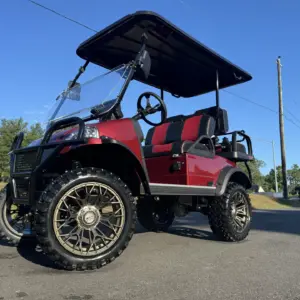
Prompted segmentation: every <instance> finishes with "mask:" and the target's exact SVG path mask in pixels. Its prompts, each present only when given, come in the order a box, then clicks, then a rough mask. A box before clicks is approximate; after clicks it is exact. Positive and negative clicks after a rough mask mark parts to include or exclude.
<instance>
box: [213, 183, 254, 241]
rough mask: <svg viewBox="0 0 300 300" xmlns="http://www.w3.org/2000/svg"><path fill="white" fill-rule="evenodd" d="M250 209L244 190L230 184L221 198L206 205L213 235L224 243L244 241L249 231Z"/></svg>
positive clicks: (214, 199) (241, 187) (235, 184)
mask: <svg viewBox="0 0 300 300" xmlns="http://www.w3.org/2000/svg"><path fill="white" fill-rule="evenodd" d="M251 219H252V207H251V202H250V197H249V195H248V194H247V192H246V190H245V188H244V187H243V186H241V185H239V184H237V183H234V182H230V183H229V184H228V186H227V189H226V191H225V193H224V195H223V196H222V197H215V198H213V199H211V200H210V202H209V205H208V220H209V224H210V227H211V229H212V231H213V233H214V234H215V235H216V236H217V237H219V238H220V239H221V240H224V241H232V242H238V241H242V240H244V239H245V238H246V237H247V236H248V234H249V231H250V226H251Z"/></svg>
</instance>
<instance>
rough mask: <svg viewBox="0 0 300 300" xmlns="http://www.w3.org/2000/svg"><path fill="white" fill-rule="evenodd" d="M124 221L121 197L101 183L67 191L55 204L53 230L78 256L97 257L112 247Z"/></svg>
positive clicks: (82, 185)
mask: <svg viewBox="0 0 300 300" xmlns="http://www.w3.org/2000/svg"><path fill="white" fill-rule="evenodd" d="M124 223H125V209H124V205H123V202H122V200H121V199H120V196H118V194H116V192H115V191H114V190H113V189H112V188H110V187H109V186H107V185H105V184H102V183H99V182H85V183H82V184H79V185H76V186H75V187H73V188H72V189H70V190H69V191H67V192H66V193H65V194H64V195H63V197H62V198H61V199H60V200H59V202H58V204H57V205H56V208H55V211H54V217H53V229H54V232H55V235H56V238H57V240H58V241H59V243H60V244H61V245H62V246H63V247H64V248H65V249H66V250H67V251H69V252H71V253H74V254H76V255H78V256H94V255H98V254H101V253H102V252H103V251H105V250H106V249H108V248H110V247H111V246H112V245H113V244H114V243H115V242H116V241H117V239H118V238H119V236H120V234H121V232H122V230H123V227H124Z"/></svg>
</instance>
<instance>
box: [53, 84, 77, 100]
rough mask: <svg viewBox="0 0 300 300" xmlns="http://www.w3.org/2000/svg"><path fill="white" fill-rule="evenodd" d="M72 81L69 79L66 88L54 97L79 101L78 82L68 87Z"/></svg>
mask: <svg viewBox="0 0 300 300" xmlns="http://www.w3.org/2000/svg"><path fill="white" fill-rule="evenodd" d="M72 82H73V81H69V83H68V88H67V89H66V90H64V91H63V92H62V93H61V94H59V95H58V96H57V97H56V101H57V100H61V99H70V100H74V101H80V93H81V86H80V83H79V82H76V83H75V84H74V86H73V87H72V88H71V89H70V86H71V84H72Z"/></svg>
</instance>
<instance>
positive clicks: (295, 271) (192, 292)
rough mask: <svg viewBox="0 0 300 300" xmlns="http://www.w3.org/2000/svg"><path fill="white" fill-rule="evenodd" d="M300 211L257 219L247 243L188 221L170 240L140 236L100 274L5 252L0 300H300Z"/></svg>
mask: <svg viewBox="0 0 300 300" xmlns="http://www.w3.org/2000/svg"><path fill="white" fill-rule="evenodd" d="M299 235H300V211H299V210H297V211H281V212H280V211H269V212H264V211H263V212H255V213H254V223H253V230H252V232H251V234H250V235H249V238H248V240H247V241H245V242H242V243H238V244H231V243H223V242H219V241H216V240H214V237H213V235H212V234H211V232H210V230H209V228H208V226H207V222H206V218H205V217H203V216H201V215H199V214H191V215H189V216H188V217H186V218H184V219H180V220H178V222H176V223H175V225H174V226H173V227H172V229H171V230H170V232H169V233H160V234H155V233H149V232H144V231H143V230H142V229H141V228H138V229H137V233H136V234H135V236H134V238H133V240H132V241H131V243H130V244H129V247H128V248H127V249H126V251H125V252H124V253H123V254H122V255H121V257H119V258H118V259H117V260H115V261H114V262H113V263H112V264H110V265H108V266H106V267H104V268H103V269H101V270H98V271H88V272H75V273H74V272H66V271H62V270H57V269H55V268H53V265H52V263H51V262H49V261H48V260H47V259H46V258H45V256H44V255H42V254H41V253H39V252H36V251H35V249H34V247H32V246H31V245H24V246H23V247H20V248H19V249H16V248H12V247H8V246H5V245H3V244H2V246H1V247H0V270H1V271H0V300H10V299H25V300H37V299H49V300H50V299H51V300H98V299H99V300H101V299H105V300H110V299H116V300H124V299H139V300H150V299H151V300H152V299H153V300H158V299H166V300H171V299H172V300H173V299H174V300H183V299H188V300H193V299H195V300H196V299H197V300H199V299H210V300H211V299H213V300H214V299H223V300H226V299H230V300H233V299H238V300H242V299H247V300H251V299H256V300H257V299H264V300H267V299H280V300H285V299H290V300H300V236H299Z"/></svg>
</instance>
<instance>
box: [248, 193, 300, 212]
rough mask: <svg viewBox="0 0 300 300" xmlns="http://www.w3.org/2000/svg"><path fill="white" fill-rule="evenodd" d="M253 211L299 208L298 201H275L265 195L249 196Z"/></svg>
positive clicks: (299, 202)
mask: <svg viewBox="0 0 300 300" xmlns="http://www.w3.org/2000/svg"><path fill="white" fill-rule="evenodd" d="M250 197H251V203H252V206H253V208H254V209H274V210H276V209H291V208H297V207H300V201H297V200H295V201H294V200H284V199H276V198H272V197H269V196H265V195H250Z"/></svg>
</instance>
